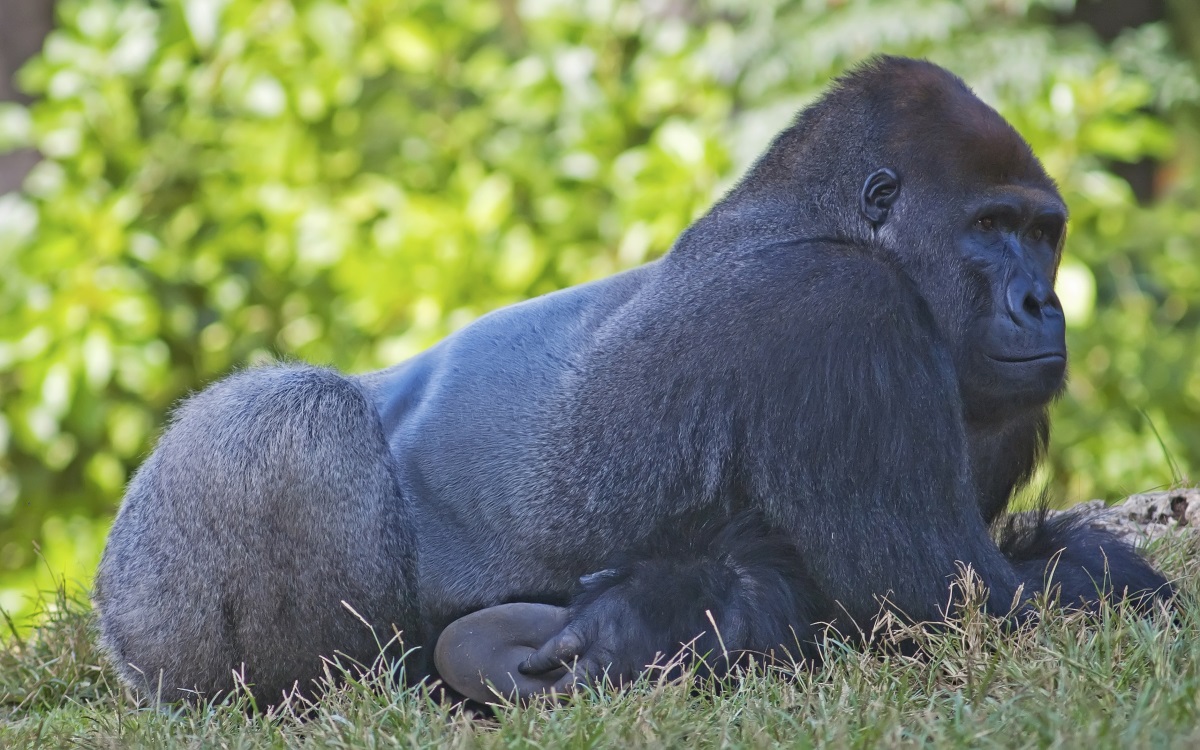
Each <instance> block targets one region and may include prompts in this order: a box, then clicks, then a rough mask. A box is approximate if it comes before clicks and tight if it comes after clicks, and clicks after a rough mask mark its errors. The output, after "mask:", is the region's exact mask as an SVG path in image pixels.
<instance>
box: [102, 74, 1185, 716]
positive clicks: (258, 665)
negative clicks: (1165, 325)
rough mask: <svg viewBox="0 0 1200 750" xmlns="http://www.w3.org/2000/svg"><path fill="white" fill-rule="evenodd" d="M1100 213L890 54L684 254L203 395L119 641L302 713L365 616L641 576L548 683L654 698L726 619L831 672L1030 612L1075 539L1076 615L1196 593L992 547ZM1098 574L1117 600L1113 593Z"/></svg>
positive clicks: (183, 682)
mask: <svg viewBox="0 0 1200 750" xmlns="http://www.w3.org/2000/svg"><path fill="white" fill-rule="evenodd" d="M889 176H891V177H894V178H895V179H894V180H892V179H891V177H889ZM868 177H873V178H874V179H868ZM1065 222H1066V212H1065V208H1064V207H1063V204H1062V200H1061V198H1060V197H1059V195H1058V193H1057V190H1056V189H1055V187H1054V185H1053V183H1052V182H1051V181H1050V179H1049V178H1048V177H1047V176H1046V175H1045V173H1044V171H1043V170H1042V168H1041V166H1040V165H1039V164H1038V162H1037V160H1036V159H1035V158H1034V156H1033V154H1032V153H1031V152H1030V150H1029V147H1028V146H1027V145H1026V144H1025V142H1024V141H1023V140H1021V138H1020V136H1018V135H1017V134H1016V132H1015V131H1013V130H1012V128H1011V127H1010V126H1009V125H1008V124H1007V123H1005V122H1004V120H1003V119H1001V118H1000V116H999V115H997V114H996V113H995V112H994V111H993V110H991V109H990V108H988V107H987V106H986V105H985V104H983V103H982V102H980V101H979V100H978V99H976V98H975V97H974V96H973V95H972V94H971V93H970V91H969V90H968V89H967V88H966V86H965V85H963V84H962V82H961V81H959V80H958V79H957V78H955V77H953V76H952V75H950V74H949V73H947V72H946V71H944V70H941V69H940V68H937V67H936V66H933V65H930V64H928V63H923V62H918V61H913V60H903V59H897V58H880V59H878V60H876V61H874V62H872V63H870V64H868V65H866V66H864V67H862V68H860V69H858V70H857V71H855V72H854V73H852V74H850V75H849V76H847V77H846V78H844V79H842V80H841V81H839V82H838V83H837V84H836V85H835V86H834V87H833V88H832V89H831V91H830V92H829V93H828V94H827V95H826V96H825V97H824V98H823V99H821V100H820V101H819V102H817V103H816V104H814V105H813V106H812V107H810V108H808V109H806V110H805V111H803V112H801V113H800V115H799V116H798V118H797V120H796V122H795V124H794V125H793V126H792V127H790V128H788V129H787V130H785V131H784V132H783V133H782V134H780V136H779V137H778V138H777V139H776V141H775V142H774V143H773V144H771V146H770V147H769V148H768V149H767V151H766V153H765V154H764V156H763V157H762V158H761V159H760V160H759V162H758V163H757V164H756V165H755V166H754V167H753V168H752V169H751V170H750V171H749V173H748V174H747V175H746V177H745V178H744V179H743V180H742V182H741V183H740V184H739V185H738V186H737V187H736V188H735V189H734V190H732V191H731V192H730V193H729V194H728V195H727V196H726V197H725V198H724V199H722V200H721V201H720V202H719V203H718V204H717V205H716V206H714V207H713V209H712V210H711V211H710V212H709V214H708V215H706V216H705V217H703V218H701V219H700V220H698V221H697V222H696V223H694V224H693V225H692V226H691V227H690V228H689V229H688V230H687V231H685V232H684V233H683V234H682V235H681V236H680V238H679V239H678V241H677V242H676V244H675V246H674V247H673V248H672V250H671V252H670V253H669V254H668V255H667V256H665V257H664V258H662V259H661V260H658V261H655V262H653V263H650V264H647V265H645V266H643V267H641V268H638V269H635V270H633V271H630V272H627V273H624V274H620V275H618V276H614V277H612V278H609V279H605V280H602V281H598V282H595V283H592V284H587V285H583V286H579V287H574V288H571V289H567V290H563V291H561V292H558V293H555V294H551V295H547V296H545V297H541V298H538V299H534V300H530V301H528V302H524V303H521V304H519V305H514V306H511V307H508V308H504V309H501V310H498V311H496V312H494V313H492V314H490V315H487V316H485V317H483V318H481V319H480V320H478V321H477V322H475V323H474V324H472V325H470V326H468V327H466V328H465V329H463V330H461V331H459V332H458V333H456V334H454V335H452V336H450V337H449V338H447V339H446V340H445V341H443V342H441V343H440V344H438V345H437V346H435V347H433V348H432V349H430V350H428V351H426V352H425V353H423V354H421V355H418V356H416V357H414V358H412V359H410V360H408V361H406V362H402V363H400V364H399V365H396V366H395V367H392V368H390V369H387V370H383V371H381V372H377V373H372V374H369V375H364V376H361V377H352V378H342V377H341V376H338V375H336V374H334V373H331V372H328V371H323V370H314V369H311V368H299V367H274V368H265V369H260V370H253V371H249V372H244V373H241V374H239V375H236V376H234V377H232V378H230V379H228V380H226V381H224V382H222V383H219V384H217V385H215V386H213V387H212V388H211V389H209V390H208V391H205V392H204V393H202V394H200V395H199V396H196V397H194V398H193V399H191V400H189V401H188V402H187V403H186V404H185V405H184V406H183V407H182V408H181V410H180V412H179V414H177V416H176V418H175V420H174V421H173V422H172V424H171V426H170V427H169V429H168V430H167V432H166V433H165V435H164V436H163V439H162V441H161V442H160V444H159V446H158V448H157V449H156V451H155V453H154V455H153V456H152V457H151V458H150V459H149V460H148V461H147V463H146V465H145V466H144V467H143V468H142V470H141V471H140V472H139V473H138V475H137V477H136V478H135V480H134V481H133V482H132V484H131V485H130V488H129V491H128V494H127V496H126V499H125V503H124V506H123V507H122V509H121V512H120V514H119V515H118V517H117V520H116V522H115V524H114V526H113V531H112V534H111V535H110V538H109V543H108V546H107V549H106V550H105V554H104V559H103V561H102V563H101V567H100V570H99V573H98V577H97V581H98V587H99V588H98V593H97V606H98V609H99V613H100V627H101V633H102V636H103V642H104V644H105V645H106V646H107V647H108V648H109V650H110V651H111V652H112V654H113V656H114V659H115V660H116V661H117V662H118V664H119V665H126V664H131V665H133V666H132V667H126V666H122V668H121V669H122V674H123V675H124V676H125V677H126V679H128V680H129V681H130V682H131V683H132V684H134V685H136V686H139V687H141V688H142V689H144V690H149V691H151V692H154V691H155V690H156V689H157V686H161V696H162V697H163V698H164V699H168V700H172V699H177V698H179V697H181V696H183V695H184V694H185V693H183V692H181V691H186V690H191V689H195V690H198V691H200V692H201V693H203V694H205V695H212V694H216V693H219V692H220V691H222V690H227V689H228V688H229V687H230V686H231V685H232V680H231V679H230V677H229V675H230V673H231V672H232V671H233V670H235V669H240V668H241V666H242V665H243V664H244V665H245V672H246V676H247V680H248V681H249V682H251V683H252V684H254V685H255V690H256V692H257V693H258V694H259V695H260V696H262V697H263V698H265V699H273V698H274V697H277V696H278V695H279V692H280V690H283V689H286V688H287V687H289V686H290V685H291V684H292V683H293V682H294V681H300V683H301V686H302V687H306V686H308V685H309V682H308V681H309V680H310V679H311V678H312V677H313V676H314V675H315V674H316V673H317V671H318V670H319V666H320V659H319V657H320V656H322V655H329V654H331V653H332V652H333V651H335V650H342V651H347V652H349V653H351V654H352V655H354V656H355V657H356V658H359V659H360V660H366V659H367V657H368V656H369V652H370V650H371V644H372V641H371V639H370V638H369V636H367V635H364V633H365V628H362V627H361V625H358V626H356V621H355V620H354V619H352V618H349V617H348V616H347V614H346V610H345V608H344V607H342V605H341V602H342V601H343V600H345V601H347V602H349V603H351V604H352V605H353V606H354V607H355V609H356V610H358V611H359V612H360V613H362V614H363V616H364V617H365V618H366V619H367V620H368V621H369V622H371V623H374V624H376V629H377V630H380V631H385V632H390V626H395V627H397V628H400V629H402V630H404V631H405V633H406V634H408V635H409V636H410V637H409V643H419V642H422V640H421V639H422V638H425V637H429V638H432V637H434V636H435V635H436V634H437V633H438V632H440V630H441V629H442V628H444V627H445V626H446V624H448V623H449V622H450V621H451V620H453V619H455V618H456V617H458V616H460V615H463V614H465V613H468V612H471V611H473V610H477V609H480V608H484V607H489V606H492V605H495V604H499V603H502V602H506V601H512V600H514V599H531V598H537V599H541V600H544V601H563V600H567V599H569V598H570V597H572V595H573V592H575V591H576V586H577V583H576V582H577V581H578V580H579V578H580V577H581V576H587V575H589V574H593V573H596V572H597V571H601V570H606V569H609V568H610V567H611V566H612V564H613V563H612V561H613V560H614V559H618V560H620V559H624V560H626V562H625V563H618V564H617V565H616V567H615V568H613V572H612V573H609V574H604V575H600V576H597V577H591V578H587V579H586V580H587V581H588V582H589V585H586V586H584V587H583V590H582V592H581V593H579V594H578V595H577V596H576V597H575V599H574V602H573V604H572V607H571V616H572V619H571V621H570V622H569V624H568V626H567V628H566V630H564V631H563V632H562V633H561V634H560V635H559V636H556V637H555V638H553V639H551V641H550V642H549V643H548V644H547V646H546V649H544V652H539V654H540V655H539V656H537V658H533V659H532V660H531V662H530V663H527V664H525V665H524V669H525V670H527V671H530V672H535V673H536V672H538V671H539V670H542V669H548V668H550V667H553V666H554V663H553V662H551V661H550V660H548V659H547V658H546V655H547V654H553V655H556V656H563V655H566V656H569V657H572V658H578V659H579V660H580V661H581V662H582V663H584V664H585V665H588V667H589V669H591V670H592V671H593V673H594V672H595V671H598V670H600V669H602V668H603V667H605V666H611V667H612V668H613V670H614V671H615V672H617V673H619V674H629V673H633V672H636V671H637V670H639V669H640V668H641V667H642V666H644V664H646V663H648V660H650V659H652V658H653V656H654V655H655V654H656V653H659V652H662V653H665V654H670V653H673V652H674V651H675V650H676V649H677V648H678V647H679V644H680V643H683V642H687V641H690V640H691V639H692V637H695V636H700V638H701V641H700V648H701V649H702V650H703V651H709V652H715V650H716V648H717V646H716V645H714V642H713V639H714V638H715V633H714V632H713V630H712V628H711V623H709V622H708V619H707V615H705V612H706V611H708V612H711V614H712V616H713V618H714V619H715V620H716V623H717V625H718V630H719V631H720V633H721V634H722V637H723V638H724V639H725V649H728V650H729V651H730V652H731V653H738V652H740V651H742V650H746V651H763V652H765V651H770V650H772V649H775V650H778V649H780V648H784V649H791V648H796V649H798V652H799V654H798V655H801V656H803V655H804V652H805V649H806V648H807V646H806V645H805V644H807V643H808V642H809V641H810V640H811V637H812V634H813V625H814V623H819V622H822V621H830V620H839V621H840V622H842V623H845V621H846V620H852V621H853V622H854V623H857V624H859V625H865V624H869V622H870V621H871V619H872V618H873V617H874V616H875V615H876V614H877V612H878V609H879V603H880V601H881V600H882V599H885V598H886V600H887V601H888V602H890V604H891V606H894V607H895V608H897V609H899V610H900V611H902V612H903V613H905V614H906V615H907V616H909V617H911V618H915V619H922V620H937V619H939V618H941V617H942V616H943V614H942V611H941V609H940V607H943V606H944V605H945V603H946V601H947V595H948V592H949V582H950V579H951V578H952V577H953V576H954V575H955V574H956V573H957V572H958V570H959V566H960V564H961V563H966V564H969V565H971V566H972V567H973V569H974V570H975V572H976V573H977V574H978V575H979V576H980V577H981V578H982V580H983V582H984V583H985V584H987V586H988V588H989V591H990V596H989V599H988V603H987V606H988V608H989V610H990V611H992V612H995V613H996V614H1004V613H1006V612H1008V611H1009V608H1010V605H1011V603H1012V600H1013V598H1014V596H1015V594H1016V592H1017V590H1018V588H1019V587H1020V586H1022V585H1025V586H1026V588H1027V589H1030V588H1035V587H1039V586H1040V585H1041V582H1042V580H1043V578H1044V575H1043V570H1044V568H1045V564H1046V563H1047V562H1048V561H1049V559H1050V558H1051V557H1052V556H1053V555H1055V554H1057V550H1056V549H1054V548H1055V547H1056V546H1058V545H1066V546H1067V547H1068V553H1066V554H1064V555H1063V556H1062V557H1061V559H1060V560H1059V565H1058V570H1057V573H1056V575H1057V576H1058V577H1059V580H1062V581H1064V582H1067V584H1068V585H1065V587H1064V592H1065V596H1064V600H1071V601H1074V600H1076V599H1082V600H1083V601H1085V602H1092V601H1095V599H1096V597H1097V596H1098V595H1099V594H1101V593H1103V592H1104V591H1107V590H1113V591H1122V590H1125V589H1128V590H1130V591H1131V592H1134V591H1151V590H1153V591H1157V592H1159V595H1165V594H1166V593H1167V592H1168V589H1167V588H1165V587H1164V585H1163V584H1164V582H1163V581H1162V579H1161V577H1160V576H1158V574H1157V573H1154V572H1153V571H1151V570H1150V569H1149V568H1148V567H1147V566H1146V565H1145V564H1144V563H1142V562H1141V561H1140V559H1139V558H1138V557H1137V556H1136V555H1135V554H1134V553H1133V552H1132V551H1130V550H1129V549H1128V548H1127V547H1124V546H1121V545H1119V544H1118V543H1117V542H1115V540H1111V539H1109V538H1099V537H1096V536H1094V535H1091V534H1090V532H1089V533H1085V532H1083V531H1082V530H1080V529H1071V528H1068V527H1063V526H1057V525H1054V524H1053V523H1051V524H1049V525H1047V526H1044V528H1043V531H1041V532H1037V533H1035V534H1034V535H1033V536H1032V537H1029V539H1032V540H1033V541H1027V542H1013V543H1011V544H1008V545H1007V546H1006V547H1005V549H1004V550H1001V548H999V547H998V546H997V545H996V543H995V542H994V541H993V539H992V537H991V535H990V534H989V530H988V525H989V524H990V523H991V522H993V521H994V520H995V519H996V518H997V517H998V516H1000V514H1001V513H1002V512H1003V510H1004V508H1005V507H1006V506H1007V504H1008V500H1009V497H1010V496H1011V494H1012V492H1013V490H1014V489H1015V488H1016V487H1018V486H1019V485H1021V484H1022V483H1023V482H1025V481H1026V480H1027V478H1028V477H1029V476H1030V473H1031V472H1032V471H1033V469H1034V467H1035V465H1036V462H1037V459H1038V457H1039V456H1040V454H1041V452H1042V450H1043V449H1044V446H1045V442H1046V439H1047V436H1048V423H1047V417H1046V406H1047V404H1048V403H1049V402H1050V401H1051V399H1052V398H1053V397H1054V396H1055V395H1056V394H1057V393H1058V392H1059V391H1060V390H1061V387H1062V383H1063V378H1064V370H1065V344H1064V343H1063V321H1062V312H1061V306H1060V305H1059V304H1058V300H1057V298H1056V297H1055V296H1054V294H1053V279H1054V274H1055V272H1056V269H1057V263H1058V259H1059V255H1060V252H1061V247H1062V240H1063V235H1064V229H1065ZM695 519H701V520H702V521H703V520H708V521H709V523H703V522H702V523H699V524H697V523H695V522H694V521H695ZM725 523H729V524H731V525H730V526H729V527H728V528H727V529H725V530H724V531H720V530H717V529H718V528H719V527H720V526H721V525H723V524H725ZM713 524H716V526H714V525H713ZM758 524H762V525H764V526H765V531H763V532H762V533H757V532H754V533H751V532H749V531H748V529H752V528H756V527H757V525H758ZM664 540H669V542H668V541H664ZM664 544H666V545H667V548H668V549H667V551H666V552H661V553H654V552H653V551H652V550H653V549H654V548H655V547H656V546H659V545H664ZM1097 550H1102V551H1103V552H1104V554H1105V555H1106V556H1107V560H1108V580H1109V581H1110V588H1109V589H1100V590H1096V589H1094V588H1093V590H1092V591H1091V592H1089V591H1088V590H1087V588H1086V587H1085V586H1083V585H1082V583H1081V580H1082V577H1083V576H1087V577H1088V578H1089V580H1091V578H1092V577H1093V576H1092V574H1093V573H1095V572H1097V571H1098V570H1099V569H1098V568H1097V565H1096V563H1097V560H1098V557H1097V555H1098V554H1099V553H1098V552H1097ZM1064 565H1065V569H1064ZM418 583H419V587H418ZM356 627H357V629H356ZM413 639H416V640H413ZM514 666H515V665H514ZM411 673H412V674H417V675H419V674H420V673H421V672H420V668H419V667H414V668H413V669H412V670H411ZM143 675H144V676H143Z"/></svg>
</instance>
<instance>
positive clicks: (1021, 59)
mask: <svg viewBox="0 0 1200 750" xmlns="http://www.w3.org/2000/svg"><path fill="white" fill-rule="evenodd" d="M47 32H49V36H45V35H46V33H47ZM43 38H44V40H43ZM39 50H40V51H39ZM879 52H890V53H898V54H904V55H912V56H918V57H928V58H930V59H932V60H933V61H935V62H937V63H940V64H942V65H944V66H947V67H948V68H950V69H951V70H953V71H955V72H956V73H958V74H959V75H961V76H963V77H964V78H965V79H966V80H967V82H968V83H970V84H971V85H972V86H973V87H974V88H975V90H976V91H977V93H978V94H979V95H980V96H981V97H982V98H984V99H985V100H986V101H988V102H989V103H991V104H993V105H994V106H995V107H997V108H998V109H999V110H1000V111H1001V113H1002V114H1004V115H1005V116H1006V117H1007V118H1008V119H1009V120H1011V121H1012V122H1013V124H1014V125H1015V126H1016V127H1017V129H1018V130H1019V131H1020V132H1021V133H1022V134H1023V135H1024V136H1025V137H1026V138H1027V139H1028V140H1029V141H1030V143H1032V144H1033V147H1034V150H1035V151H1036V152H1037V153H1038V154H1039V155H1040V156H1041V158H1042V159H1043V161H1044V162H1045V164H1046V166H1047V168H1048V169H1049V171H1050V173H1051V174H1052V175H1053V176H1054V177H1055V179H1057V180H1058V182H1059V185H1060V186H1061V187H1062V190H1063V193H1064V194H1065V196H1066V198H1067V201H1068V203H1069V204H1070V208H1071V214H1072V220H1071V229H1070V236H1069V239H1068V245H1067V248H1068V249H1067V254H1066V258H1065V259H1064V261H1063V267H1062V272H1061V276H1060V279H1059V293H1060V295H1061V297H1062V300H1063V304H1064V307H1065V308H1066V312H1067V315H1068V321H1069V326H1070V328H1069V344H1070V348H1071V355H1072V361H1071V380H1070V388H1069V390H1068V392H1067V393H1066V395H1065V396H1064V398H1063V399H1062V400H1061V401H1060V402H1059V403H1058V404H1057V406H1056V407H1055V410H1054V411H1055V415H1054V436H1053V443H1052V449H1051V452H1050V456H1049V461H1048V462H1047V466H1046V468H1045V470H1044V471H1043V472H1042V473H1041V474H1040V475H1039V476H1038V477H1037V484H1038V485H1039V487H1046V488H1048V490H1049V492H1050V493H1051V496H1052V497H1053V499H1054V502H1055V503H1056V504H1058V505H1069V504H1071V503H1074V502H1078V501H1081V500H1088V499H1091V498H1095V497H1104V498H1108V499H1116V498H1118V497H1121V496H1124V495H1126V494H1129V493H1131V492H1135V491H1140V490H1147V489H1152V488H1156V487H1163V486H1166V485H1171V484H1175V483H1180V482H1185V481H1188V478H1189V476H1190V477H1192V478H1195V476H1196V471H1197V468H1198V467H1200V248H1198V246H1200V179H1198V173H1197V160H1198V158H1200V133H1198V130H1197V126H1198V125H1200V108H1198V106H1197V105H1198V103H1200V83H1198V80H1197V77H1198V74H1197V71H1198V67H1197V66H1198V65H1200V7H1197V3H1196V0H1102V1H1100V2H1087V1H1085V0H1080V1H1079V2H1070V1H1069V0H1043V1H1039V0H886V1H884V0H880V1H878V2H872V1H868V0H742V1H740V2H739V1H735V0H712V1H710V2H686V1H685V0H82V1H81V0H58V2H52V0H0V99H3V100H6V101H5V102H3V103H0V152H9V153H7V154H6V155H3V156H0V608H3V609H4V610H7V611H8V612H9V613H10V614H12V615H14V616H15V617H17V618H18V619H19V618H20V617H21V616H22V615H24V614H26V613H28V612H29V611H30V610H31V607H32V604H31V602H32V599H31V597H32V595H33V592H35V591H36V590H38V589H45V588H49V587H51V586H53V585H54V583H55V582H56V581H57V580H61V579H64V578H65V580H66V581H67V583H68V585H69V586H71V587H81V588H86V587H87V586H88V584H89V583H90V576H91V572H92V570H93V568H94V567H95V564H96V561H97V559H98V557H99V553H100V549H101V546H102V543H103V537H104V534H105V532H106V530H107V528H108V524H109V522H110V520H111V517H112V514H113V512H114V511H115V509H116V506H117V504H118V502H119V500H120V496H121V491H122V486H123V485H124V483H125V481H126V480H127V479H128V477H129V476H130V473H131V472H132V471H134V470H135V469H136V468H137V466H138V463H139V462H140V461H141V460H142V459H144V458H145V457H146V455H147V452H148V451H149V450H150V448H151V446H152V445H153V442H154V440H155V437H156V435H157V433H158V431H159V429H160V426H161V424H162V422H163V420H164V418H165V416H166V414H167V413H168V411H169V409H170V407H171V404H172V403H173V402H174V401H176V400H177V399H178V398H180V397H181V396H183V395H185V394H187V393H189V392H191V391H194V390H196V389H198V388H201V387H203V386H204V385H205V384H207V383H210V382H212V381H213V380H214V379H216V378H219V377H221V376H222V375H223V374H225V373H228V372H229V371H230V370H231V369H234V368H238V367H244V366H246V365H248V364H252V363H255V362H260V361H264V360H269V359H273V358H279V357H284V358H302V359H304V360H308V361H311V362H318V363H326V364H332V365H336V366H337V367H340V368H344V369H346V370H349V371H355V372H359V371H364V370H368V369H372V368H377V367H381V366H385V365H388V364H391V363H394V362H396V361H397V360H399V359H401V358H403V357H406V356H409V355H411V354H413V353H414V352H417V351H420V350H421V349H422V348H424V347H427V346H429V345H430V344H432V343H433V342H435V341H437V340H438V339H439V338H441V337H443V336H445V335H446V334H447V333H450V332H451V331H453V330H455V329H457V328H459V327H461V326H463V325H465V324H466V323H468V322H470V321H471V320H472V319H474V318H475V317H477V316H479V315H481V314H482V313H485V312H487V311H488V310H491V309H494V308H496V307H499V306H501V305H505V304H508V303H511V302H516V301H518V300H522V299H525V298H527V297H530V296H534V295H538V294H543V293H545V292H549V291H552V290H554V289H558V288H560V287H564V286H567V285H570V284H576V283H579V282H583V281H588V280H590V279H595V278H598V277H601V276H605V275H607V274H611V273H613V272H615V271H618V270H621V269H623V268H628V267H630V266H634V265H637V264H639V263H642V262H644V261H646V260H648V259H651V258H654V257H655V256H658V255H660V254H662V253H663V252H665V251H666V250H667V249H668V248H669V247H670V245H671V242H672V240H673V239H674V237H675V236H676V234H677V233H678V232H679V231H680V230H681V229H682V228H683V227H684V226H686V225H687V224H688V222H689V221H690V220H691V219H693V218H694V217H696V216H697V215H698V214H699V213H701V212H703V211H704V210H705V208H706V207H707V206H708V205H709V204H710V203H711V202H712V201H713V199H714V198H715V197H716V196H718V195H719V194H720V193H721V192H722V191H723V190H724V189H726V188H727V187H728V186H729V185H730V184H731V183H732V181H733V180H735V179H736V178H737V176H738V175H739V174H740V173H741V172H742V170H743V169H744V168H745V167H746V166H747V165H748V163H749V161H750V160H751V159H753V158H754V157H755V156H756V155H757V154H758V153H759V152H761V151H762V150H763V148H764V147H765V146H766V144H767V142H768V140H769V139H770V138H771V137H772V135H773V134H774V133H775V132H776V131H777V130H779V129H780V128H781V127H783V126H785V125H786V124H787V123H788V121H789V119H790V118H791V117H792V115H793V114H794V112H795V111H796V109H797V108H798V107H801V106H803V105H804V104H805V103H806V102H809V101H811V100H812V98H813V97H815V96H816V95H817V94H818V93H819V92H820V91H821V89H822V88H823V87H824V86H825V85H826V84H827V83H828V81H829V79H830V77H831V76H835V75H837V74H838V73H839V72H841V71H843V70H845V69H846V68H847V66H851V65H853V64H855V63H856V62H858V61H861V60H863V59H864V58H866V57H868V56H870V55H872V54H875V53H879ZM31 55H32V57H30V56H31Z"/></svg>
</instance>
